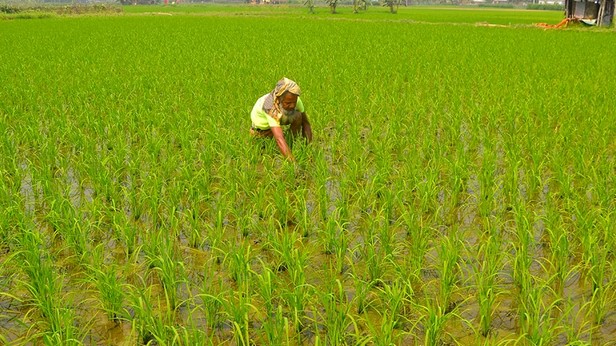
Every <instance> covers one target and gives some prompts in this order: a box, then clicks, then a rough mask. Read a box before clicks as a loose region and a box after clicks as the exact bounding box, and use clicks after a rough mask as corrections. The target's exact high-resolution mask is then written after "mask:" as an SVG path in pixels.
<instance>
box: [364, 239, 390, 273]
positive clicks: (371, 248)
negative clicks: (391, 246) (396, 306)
mask: <svg viewBox="0 0 616 346" xmlns="http://www.w3.org/2000/svg"><path fill="white" fill-rule="evenodd" d="M360 251H361V254H362V258H363V259H364V261H365V264H366V273H367V278H368V280H369V281H370V282H371V283H372V284H373V285H380V284H381V283H382V281H383V279H384V276H385V273H386V271H387V268H388V266H389V264H390V263H391V258H390V257H389V256H387V255H385V254H384V253H383V251H382V250H380V249H379V243H378V239H377V237H376V236H373V237H372V238H368V239H364V242H363V244H362V245H361V249H360Z"/></svg>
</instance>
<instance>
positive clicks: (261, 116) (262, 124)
mask: <svg viewBox="0 0 616 346" xmlns="http://www.w3.org/2000/svg"><path fill="white" fill-rule="evenodd" d="M267 95H269V94H265V95H263V96H261V97H260V98H259V99H258V100H257V103H255V106H254V107H252V112H250V119H251V120H252V125H253V126H254V127H256V128H257V129H259V130H268V129H270V128H272V127H280V122H279V121H278V120H276V119H274V118H272V117H270V116H269V115H268V114H267V113H265V111H264V110H263V103H264V102H265V98H266V97H267ZM295 110H296V111H298V112H302V113H303V112H304V103H303V102H302V99H301V98H299V96H298V97H297V103H296V104H295Z"/></svg>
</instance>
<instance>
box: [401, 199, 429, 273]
mask: <svg viewBox="0 0 616 346" xmlns="http://www.w3.org/2000/svg"><path fill="white" fill-rule="evenodd" d="M402 219H403V220H402V221H403V222H402V224H403V225H404V227H405V228H406V234H407V239H406V241H405V243H406V245H407V248H408V252H409V253H408V255H407V256H406V259H407V261H406V265H405V270H404V271H403V272H405V273H406V275H408V276H409V278H410V279H411V281H412V282H413V283H415V284H419V283H420V282H421V270H422V269H423V268H424V263H425V256H426V253H427V251H428V247H429V241H430V234H429V231H428V228H426V227H425V226H424V225H423V222H422V221H421V220H420V217H419V216H418V215H416V214H415V213H414V212H412V211H410V210H406V211H405V212H403V213H402Z"/></svg>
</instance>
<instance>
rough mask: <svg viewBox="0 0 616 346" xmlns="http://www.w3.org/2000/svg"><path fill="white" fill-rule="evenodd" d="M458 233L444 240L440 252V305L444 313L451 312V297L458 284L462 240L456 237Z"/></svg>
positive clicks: (453, 233)
mask: <svg viewBox="0 0 616 346" xmlns="http://www.w3.org/2000/svg"><path fill="white" fill-rule="evenodd" d="M455 234H456V232H455V231H454V232H452V235H450V236H448V237H446V238H444V239H443V242H442V243H441V247H440V252H439V264H440V274H441V275H440V287H439V303H440V304H441V306H442V308H443V311H445V312H449V311H450V310H451V309H452V307H451V306H450V305H451V295H452V293H453V291H454V289H455V286H456V284H457V282H458V272H459V268H458V261H459V258H460V247H461V243H460V240H459V239H457V236H455Z"/></svg>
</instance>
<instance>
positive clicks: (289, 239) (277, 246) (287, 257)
mask: <svg viewBox="0 0 616 346" xmlns="http://www.w3.org/2000/svg"><path fill="white" fill-rule="evenodd" d="M268 238H269V239H268V242H267V246H269V247H271V248H272V250H273V252H274V253H275V254H276V255H277V257H278V258H279V259H278V260H277V263H276V264H275V265H274V267H275V269H276V270H278V271H285V270H287V269H288V268H289V266H290V265H291V264H292V263H293V251H294V248H295V241H296V240H297V239H296V237H295V233H294V232H289V231H288V230H286V229H282V228H276V229H275V230H274V231H272V232H270V233H269V234H268Z"/></svg>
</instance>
